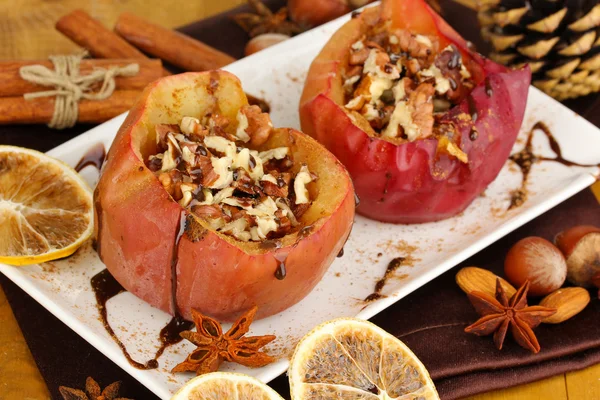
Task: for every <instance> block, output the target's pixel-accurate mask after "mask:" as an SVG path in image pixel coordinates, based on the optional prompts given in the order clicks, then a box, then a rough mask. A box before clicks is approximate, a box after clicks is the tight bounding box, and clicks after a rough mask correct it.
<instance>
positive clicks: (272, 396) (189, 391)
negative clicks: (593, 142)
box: [171, 372, 283, 400]
mask: <svg viewBox="0 0 600 400" xmlns="http://www.w3.org/2000/svg"><path fill="white" fill-rule="evenodd" d="M214 399H228V400H283V399H282V397H281V396H279V395H278V394H277V392H275V391H274V390H273V389H271V388H270V387H268V386H267V385H265V384H264V383H262V382H261V381H259V380H258V379H254V378H252V377H251V376H248V375H242V374H234V373H231V372H212V373H210V374H205V375H200V376H198V377H196V378H194V379H192V380H190V381H189V382H188V383H186V385H185V386H184V387H182V388H181V389H180V390H179V391H178V392H177V393H175V395H174V396H173V397H171V400H214Z"/></svg>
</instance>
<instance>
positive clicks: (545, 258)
mask: <svg viewBox="0 0 600 400" xmlns="http://www.w3.org/2000/svg"><path fill="white" fill-rule="evenodd" d="M504 274H505V275H506V278H507V279H508V281H509V282H511V283H512V284H513V285H515V286H521V285H523V284H524V283H525V281H527V280H528V281H529V282H530V283H531V286H530V288H529V293H530V295H532V296H545V295H547V294H549V293H551V292H553V291H555V290H556V289H558V288H560V287H561V286H562V285H563V284H564V282H565V279H566V276H567V263H566V260H565V257H564V256H563V254H562V253H561V252H560V250H559V249H558V248H557V247H556V246H554V245H553V244H552V243H550V242H549V241H547V240H546V239H544V238H541V237H536V236H531V237H528V238H525V239H522V240H520V241H518V242H517V243H516V244H515V245H514V246H513V247H512V248H511V249H510V250H509V251H508V254H507V255H506V259H505V260H504Z"/></svg>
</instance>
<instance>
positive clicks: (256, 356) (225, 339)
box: [171, 307, 275, 375]
mask: <svg viewBox="0 0 600 400" xmlns="http://www.w3.org/2000/svg"><path fill="white" fill-rule="evenodd" d="M257 309H258V308H257V307H253V308H252V309H250V310H249V311H248V312H246V313H245V314H244V315H242V316H241V317H240V318H239V319H238V320H237V321H236V322H235V323H234V324H233V325H232V327H231V328H230V329H229V330H228V331H227V332H226V333H225V334H223V330H222V328H221V325H220V324H219V323H218V322H217V321H216V320H214V319H212V318H210V317H207V316H205V315H202V314H201V313H200V312H199V311H197V310H194V309H192V316H193V319H194V324H195V325H196V332H193V331H184V332H182V333H181V336H182V337H183V338H184V339H186V340H189V341H190V342H192V343H193V344H194V345H196V346H198V348H197V349H196V350H194V351H192V352H191V353H190V354H189V355H188V356H187V358H186V359H185V361H183V362H182V363H180V364H178V365H176V366H175V368H173V370H172V371H171V372H188V371H192V372H196V374H197V375H202V374H206V373H209V372H215V371H217V370H218V369H219V366H220V365H221V363H222V362H223V361H228V362H234V363H237V364H241V365H243V366H246V367H253V368H256V367H264V366H265V365H267V364H270V363H272V362H273V361H275V359H274V358H273V357H271V356H269V355H268V354H266V353H264V352H261V351H259V350H260V349H261V348H262V347H264V346H265V345H267V344H268V343H270V342H272V341H273V340H275V336H273V335H265V336H249V337H244V335H245V334H246V333H248V330H249V329H250V324H251V323H252V320H253V319H254V316H255V315H256V311H257Z"/></svg>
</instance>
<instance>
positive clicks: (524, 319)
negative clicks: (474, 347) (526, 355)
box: [465, 279, 556, 353]
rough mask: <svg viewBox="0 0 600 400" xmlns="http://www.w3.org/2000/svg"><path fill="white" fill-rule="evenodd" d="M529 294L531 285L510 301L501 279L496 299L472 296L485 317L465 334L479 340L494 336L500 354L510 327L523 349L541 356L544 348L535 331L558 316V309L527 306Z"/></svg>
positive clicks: (467, 329)
mask: <svg viewBox="0 0 600 400" xmlns="http://www.w3.org/2000/svg"><path fill="white" fill-rule="evenodd" d="M528 290H529V281H527V282H525V284H524V285H523V286H521V287H520V288H519V290H517V292H516V293H515V294H514V295H513V296H512V297H511V298H510V300H508V298H507V297H506V293H505V292H504V289H503V288H502V285H501V284H500V280H499V279H497V280H496V298H494V297H492V296H490V295H489V294H487V293H483V292H478V291H474V292H470V293H469V294H468V296H469V300H470V301H471V304H473V307H475V310H476V311H477V313H479V315H481V316H482V317H481V318H480V319H479V320H478V321H477V322H475V323H474V324H473V325H470V326H468V327H466V328H465V332H467V333H474V334H475V335H478V336H486V335H490V334H492V333H494V343H495V344H496V347H497V348H498V350H501V349H502V344H503V343H504V339H505V337H506V332H507V331H508V328H509V327H510V331H511V333H512V335H513V338H514V339H515V341H516V342H517V343H518V344H519V345H520V346H522V347H524V348H526V349H528V350H531V351H532V352H534V353H537V352H539V351H540V344H539V343H538V340H537V338H536V337H535V334H534V333H533V329H534V328H535V327H537V326H538V325H539V324H540V323H541V322H542V319H544V318H546V317H549V316H551V315H553V314H555V313H556V309H554V308H547V307H542V306H527V291H528Z"/></svg>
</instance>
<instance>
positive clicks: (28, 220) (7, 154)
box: [0, 146, 94, 265]
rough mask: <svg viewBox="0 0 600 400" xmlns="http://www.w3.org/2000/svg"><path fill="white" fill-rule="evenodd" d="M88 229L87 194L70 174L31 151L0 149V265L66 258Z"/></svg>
mask: <svg viewBox="0 0 600 400" xmlns="http://www.w3.org/2000/svg"><path fill="white" fill-rule="evenodd" d="M93 225H94V210H93V206H92V196H91V191H90V189H89V187H88V186H87V184H86V183H85V181H84V180H83V179H82V178H81V177H80V176H79V174H78V173H77V172H75V170H73V169H72V168H70V167H69V166H67V165H66V164H64V163H62V162H61V161H58V160H56V159H54V158H52V157H49V156H47V155H45V154H43V153H40V152H37V151H34V150H29V149H24V148H21V147H13V146H0V262H2V263H6V264H12V265H28V264H35V263H40V262H44V261H49V260H54V259H57V258H62V257H66V256H68V255H71V254H73V252H75V250H77V249H78V248H79V246H81V244H82V243H83V242H85V241H86V240H87V239H88V238H89V237H90V236H91V234H92V231H93Z"/></svg>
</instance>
